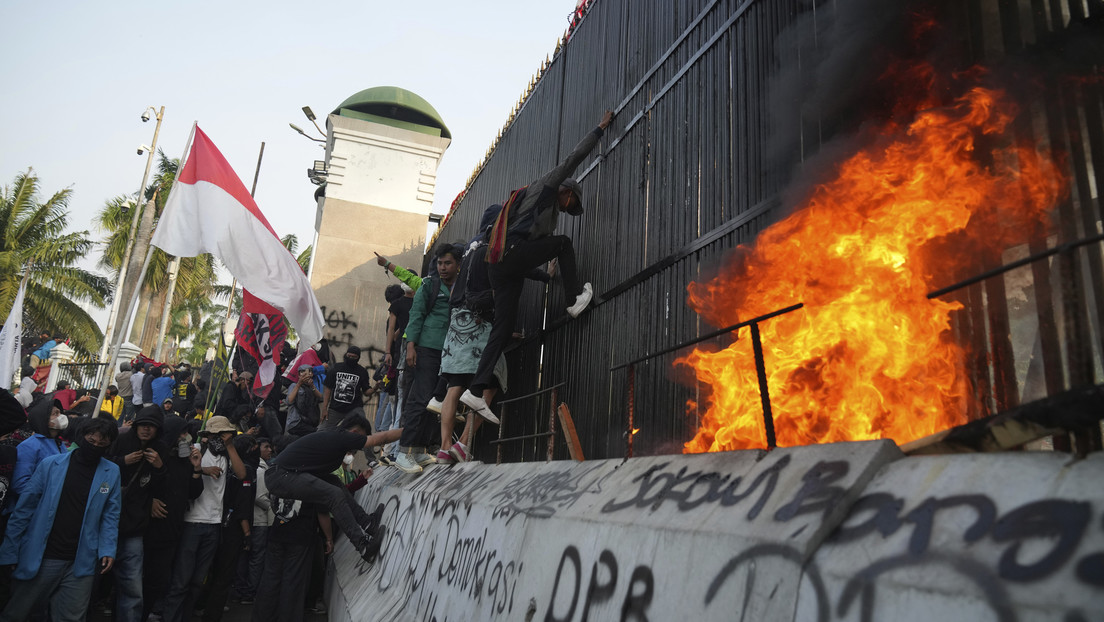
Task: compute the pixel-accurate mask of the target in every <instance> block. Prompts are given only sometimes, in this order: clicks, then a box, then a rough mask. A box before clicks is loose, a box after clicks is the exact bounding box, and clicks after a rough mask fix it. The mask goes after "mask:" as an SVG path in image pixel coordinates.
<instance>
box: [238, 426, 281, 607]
mask: <svg viewBox="0 0 1104 622" xmlns="http://www.w3.org/2000/svg"><path fill="white" fill-rule="evenodd" d="M257 450H258V451H259V453H260V460H258V462H257V481H256V491H257V494H256V495H255V497H254V499H253V530H252V531H251V532H250V534H251V535H250V539H249V550H248V551H245V552H243V553H242V559H241V561H239V562H238V578H237V582H236V584H235V586H234V592H235V594H236V597H237V600H238V602H240V603H241V604H243V605H251V604H253V602H254V601H253V597H254V595H255V594H256V592H257V582H258V581H260V579H261V570H262V569H263V567H264V553H265V548H266V547H267V545H268V530H269V527H271V526H272V501H271V499H270V498H269V496H268V486H266V485H265V471H267V470H268V461H269V460H271V459H272V441H271V440H269V439H268V438H265V437H260V438H258V439H257Z"/></svg>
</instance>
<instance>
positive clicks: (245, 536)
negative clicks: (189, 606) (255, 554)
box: [195, 434, 261, 622]
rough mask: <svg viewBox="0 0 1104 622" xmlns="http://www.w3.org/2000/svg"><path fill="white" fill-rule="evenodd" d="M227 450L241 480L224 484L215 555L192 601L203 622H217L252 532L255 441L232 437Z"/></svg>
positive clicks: (258, 453) (232, 477)
mask: <svg viewBox="0 0 1104 622" xmlns="http://www.w3.org/2000/svg"><path fill="white" fill-rule="evenodd" d="M227 446H231V447H233V448H234V449H235V450H236V452H237V454H238V455H239V456H240V457H241V461H242V462H243V463H244V465H245V477H241V478H239V477H237V476H236V475H235V474H234V473H233V472H231V473H230V477H229V479H227V480H226V492H225V494H224V495H223V510H222V534H221V537H220V538H219V545H218V551H217V552H216V553H215V559H214V563H212V564H211V575H210V576H209V577H208V578H207V583H206V585H205V586H204V589H203V593H202V594H201V595H200V597H199V598H198V599H197V600H196V606H195V609H196V612H197V613H198V612H199V610H203V620H204V622H219V620H221V619H222V614H223V608H224V607H225V606H226V601H227V599H228V598H229V596H230V587H231V584H232V583H233V581H234V576H235V574H236V573H237V568H238V559H239V558H240V557H241V554H242V549H243V548H245V546H246V545H247V544H248V543H249V541H250V538H251V535H252V530H253V503H254V501H255V496H256V486H255V485H254V484H255V482H256V479H257V466H258V463H259V462H260V460H261V451H260V448H259V447H258V445H257V439H255V438H253V437H252V436H249V435H248V434H243V435H241V436H235V437H234V439H233V440H232V441H230V442H229V443H227Z"/></svg>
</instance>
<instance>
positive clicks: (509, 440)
mask: <svg viewBox="0 0 1104 622" xmlns="http://www.w3.org/2000/svg"><path fill="white" fill-rule="evenodd" d="M553 434H555V432H537V433H536V434H526V435H524V436H510V437H507V438H496V439H495V440H493V441H491V444H492V445H497V444H499V443H512V442H514V441H524V440H527V439H531V438H544V437H546V436H552V435H553Z"/></svg>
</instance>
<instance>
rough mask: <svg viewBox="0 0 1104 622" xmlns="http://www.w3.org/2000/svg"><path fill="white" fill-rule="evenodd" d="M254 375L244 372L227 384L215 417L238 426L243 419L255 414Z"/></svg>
mask: <svg viewBox="0 0 1104 622" xmlns="http://www.w3.org/2000/svg"><path fill="white" fill-rule="evenodd" d="M252 386H253V373H252V372H248V371H243V372H240V373H238V376H237V378H235V379H234V380H232V381H230V382H227V383H226V387H225V388H224V389H223V390H222V396H221V397H220V398H219V402H218V406H216V407H215V415H218V416H222V417H226V418H227V419H229V420H230V423H232V424H234V425H237V424H238V422H239V421H241V419H242V417H246V416H248V415H250V414H252V413H253V401H254V400H253V390H252Z"/></svg>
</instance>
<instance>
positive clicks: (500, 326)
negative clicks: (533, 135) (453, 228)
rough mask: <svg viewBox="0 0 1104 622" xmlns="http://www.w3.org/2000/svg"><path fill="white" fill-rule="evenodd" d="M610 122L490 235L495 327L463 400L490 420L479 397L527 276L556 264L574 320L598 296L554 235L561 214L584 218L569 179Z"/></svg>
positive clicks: (521, 194) (525, 191)
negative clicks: (534, 269) (582, 281)
mask: <svg viewBox="0 0 1104 622" xmlns="http://www.w3.org/2000/svg"><path fill="white" fill-rule="evenodd" d="M611 121H613V113H611V112H609V111H608V110H607V111H606V113H605V115H603V116H602V120H601V121H599V123H598V127H597V128H595V130H594V131H593V132H591V133H589V134H587V135H586V136H585V137H583V140H582V141H580V142H579V144H578V145H576V146H575V149H574V150H573V151H572V152H571V154H570V155H568V156H567V158H566V159H565V160H564V161H563V162H561V163H560V165H559V166H557V167H556V168H554V169H552V170H551V171H549V172H547V173H545V174H544V175H543V176H542V177H541V178H540V179H537V180H536V181H534V182H533V183H531V184H529V185H528V186H526V187H525V188H521V189H519V190H516V191H514V192H513V193H511V196H510V200H509V201H507V203H506V204H505V206H504V208H503V214H501V215H500V216H499V217H498V221H497V223H496V225H495V228H494V230H492V232H491V240H490V244H491V247H490V250H488V252H487V253H488V254H487V260H488V262H490V263H491V270H490V277H491V285H492V286H493V287H494V317H495V322H494V327H493V328H492V329H491V335H490V337H489V338H488V339H487V347H486V348H484V349H483V355H482V356H481V357H480V359H479V370H478V371H477V372H476V373H475V379H474V380H473V381H472V383H471V387H470V391H469V392H468V393H465V394H464V395H463V397H461V401H463V402H464V403H465V404H467V405H468V406H470V407H471V408H474V409H475V410H477V411H478V412H479V413H480V414H483V415H484V416H487V415H490V417H488V418H491V417H493V415H491V414H490V408H488V406H487V402H486V401H485V400H484V399H483V398H482V397H481V396H482V394H483V390H484V389H486V388H487V387H488V386H490V385H491V382H492V379H493V376H494V368H495V363H497V362H498V356H499V355H500V354H502V349H503V348H504V347H505V346H506V342H507V340H508V339H509V338H510V335H511V334H513V332H514V324H515V322H516V321H517V310H518V303H519V301H520V300H521V291H522V287H523V285H524V283H525V275H526V274H527V273H528V272H529V271H530V270H532V269H533V268H536V267H538V266H540V265H542V264H544V263H547V262H548V261H550V260H552V259H557V260H558V263H557V265H558V269H559V272H560V276H562V277H563V285H564V293H565V294H566V299H567V300H568V301H573V302H572V303H571V306H570V307H568V309H567V312H568V314H569V315H571V316H572V317H576V316H578V315H579V314H580V313H582V312H583V309H585V308H586V307H587V305H588V304H590V300H591V298H592V297H593V295H594V292H593V289H592V288H591V286H590V283H586V284H583V285H580V284H579V279H578V276H577V274H576V272H575V249H574V247H573V246H572V245H571V238H569V237H567V236H566V235H553V234H554V233H555V231H556V224H557V222H558V219H559V214H560V212H567V213H568V214H571V215H572V216H578V215H580V214H582V213H583V205H582V196H581V194H582V188H581V187H580V186H579V182H577V181H575V180H574V179H571V178H570V177H569V176H570V175H571V173H572V172H573V171H574V170H575V169H576V168H577V167H578V166H579V165H580V164H582V162H583V160H584V159H585V158H586V156H587V154H588V153H590V152H591V151H592V150H593V149H594V147H595V146H596V145H597V144H598V140H599V139H600V138H601V137H602V134H603V133H604V132H605V129H606V128H607V127H608V126H609V124H610V122H611ZM501 225H506V230H505V231H502V226H501Z"/></svg>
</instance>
